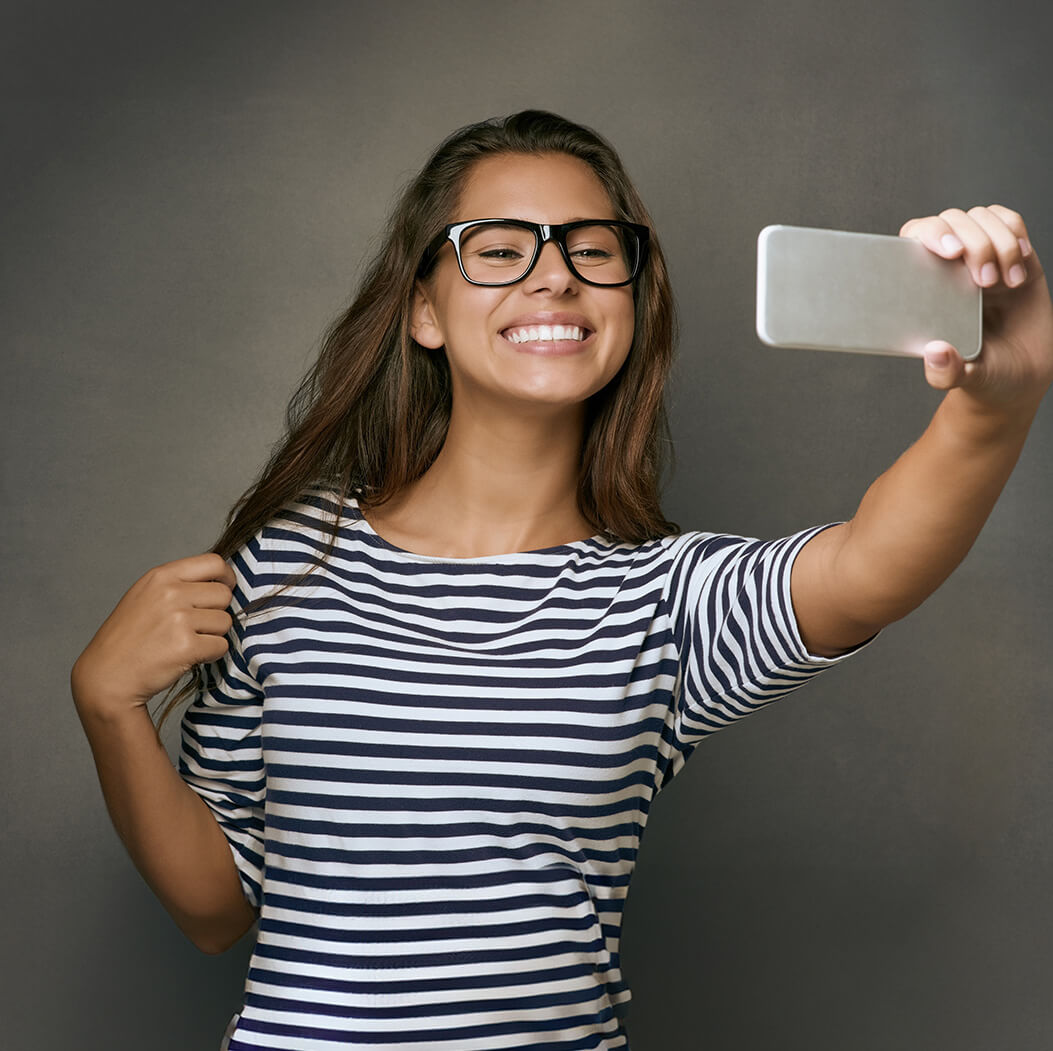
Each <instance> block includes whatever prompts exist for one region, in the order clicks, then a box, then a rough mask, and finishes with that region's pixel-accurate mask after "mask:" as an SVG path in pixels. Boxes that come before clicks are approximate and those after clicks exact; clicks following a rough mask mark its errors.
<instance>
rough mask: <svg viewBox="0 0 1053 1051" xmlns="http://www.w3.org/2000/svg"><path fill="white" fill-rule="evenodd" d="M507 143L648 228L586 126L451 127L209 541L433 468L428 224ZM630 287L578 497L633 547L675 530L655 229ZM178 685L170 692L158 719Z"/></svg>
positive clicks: (444, 397) (242, 536) (536, 117)
mask: <svg viewBox="0 0 1053 1051" xmlns="http://www.w3.org/2000/svg"><path fill="white" fill-rule="evenodd" d="M509 153H511V154H515V153H523V154H545V153H562V154H569V155H570V156H572V157H577V158H579V159H580V160H582V161H584V162H585V163H586V164H588V165H589V166H590V168H591V169H592V170H593V172H594V173H595V174H596V176H597V177H598V178H599V180H600V182H601V183H602V184H603V186H604V187H605V189H606V190H607V193H608V195H609V197H610V201H611V205H612V208H613V210H614V213H615V214H614V218H617V219H625V220H628V221H630V222H636V223H642V224H644V225H647V226H652V225H653V224H652V222H651V219H650V216H649V215H648V214H647V209H646V208H645V207H644V204H643V201H642V200H641V199H640V195H639V194H638V193H637V191H636V189H635V187H634V186H633V184H632V182H631V181H630V179H629V177H628V175H627V174H626V172H625V168H624V167H623V165H622V163H621V160H620V159H619V157H618V155H617V154H616V153H615V151H614V149H613V147H612V146H611V145H610V144H609V143H608V142H607V141H606V140H605V139H604V138H602V137H601V136H600V135H598V134H597V133H596V132H594V131H592V130H591V129H590V128H586V127H584V126H582V125H580V124H575V123H573V122H572V121H569V120H566V119H565V118H563V117H560V116H557V115H556V114H554V113H548V112H544V111H542V110H525V111H523V112H521V113H516V114H513V115H512V116H510V117H505V118H494V119H491V120H485V121H482V122H480V123H478V124H470V125H468V126H467V127H465V128H461V129H460V130H459V131H455V132H454V133H453V134H452V135H450V136H449V137H448V138H447V139H446V140H445V141H444V142H443V143H441V144H440V146H439V147H438V148H437V149H436V150H435V152H434V153H433V154H432V156H431V158H430V159H429V160H428V162H427V164H425V165H424V168H423V169H422V170H421V172H420V173H419V174H418V175H417V176H416V178H414V179H413V181H412V182H411V183H410V184H409V186H408V187H407V188H406V190H405V191H404V192H403V194H402V196H401V198H400V199H399V201H398V203H397V204H396V206H395V209H394V212H393V214H392V216H391V221H390V223H389V226H388V231H387V236H386V237H385V239H384V242H383V244H382V245H381V247H380V249H379V251H378V252H377V254H376V256H375V257H374V259H373V261H372V262H371V264H370V265H369V267H368V269H367V271H366V274H365V277H364V279H363V281H362V285H361V288H360V291H359V293H358V295H357V296H356V297H355V299H354V301H353V302H352V304H351V306H350V307H349V308H348V309H347V310H346V311H345V312H344V313H343V314H342V315H341V316H340V317H338V318H337V319H336V321H334V322H333V324H332V325H331V326H330V328H329V329H328V331H327V332H326V334H325V337H324V339H323V342H322V347H321V351H320V353H319V355H318V359H317V361H316V362H315V363H314V365H313V366H312V367H311V369H310V370H309V371H308V373H307V375H306V376H305V377H304V379H303V381H302V382H301V383H300V386H299V388H298V389H297V390H296V392H295V394H294V395H293V397H292V400H291V401H290V403H289V408H288V412H287V417H286V433H285V436H284V437H283V439H282V440H281V441H280V442H279V444H278V445H277V446H276V447H275V450H274V452H273V453H272V455H271V457H270V459H269V461H268V462H267V464H266V465H265V466H264V468H263V470H262V471H261V472H260V475H259V478H258V479H257V480H256V481H255V482H254V483H253V484H252V486H250V487H249V489H247V490H246V491H245V492H244V493H243V494H242V495H241V497H240V498H239V499H238V501H237V502H236V503H235V505H234V507H233V508H232V509H231V511H230V514H229V515H228V516H227V524H226V527H225V529H224V531H223V533H222V535H221V536H220V538H219V539H218V540H217V541H216V543H215V545H214V547H213V548H212V550H213V551H215V552H217V553H219V554H220V555H222V556H223V557H224V558H229V557H230V556H231V555H233V554H234V552H235V551H237V550H238V549H239V548H240V547H241V546H242V545H243V544H245V543H246V542H247V541H248V540H249V538H250V537H252V536H253V535H254V534H255V533H256V532H257V531H258V530H259V529H260V528H262V527H263V526H264V525H265V524H266V523H267V522H269V521H270V520H271V519H272V518H273V517H274V516H275V514H276V513H277V512H278V511H279V510H280V509H281V508H282V507H283V506H285V505H286V504H287V503H290V502H294V501H295V500H296V499H297V498H298V497H300V496H301V495H302V494H304V493H305V492H306V490H308V489H309V488H312V487H315V486H324V487H325V488H327V489H331V490H334V491H335V492H336V493H338V494H339V500H338V506H339V505H342V504H343V502H344V501H345V500H346V499H347V497H348V495H349V494H350V493H352V492H359V493H361V496H360V500H361V503H362V506H364V507H367V508H368V507H371V506H378V505H380V504H382V503H384V502H385V501H386V500H388V499H390V498H391V497H392V496H393V495H394V494H395V493H397V492H398V491H399V490H400V489H402V487H403V486H405V485H406V484H408V483H409V482H412V481H414V480H415V479H417V478H419V477H420V476H421V475H423V474H424V472H425V471H426V470H427V469H428V468H429V467H430V466H431V464H432V463H433V461H434V460H435V458H436V457H437V456H438V454H439V450H440V449H441V448H442V444H443V442H444V441H445V438H446V432H447V428H448V426H449V422H450V409H451V398H452V393H451V381H450V372H449V367H448V365H447V363H446V357H445V355H444V354H441V353H438V354H437V353H435V352H434V351H428V350H426V349H425V348H424V347H422V346H421V345H420V344H418V343H417V342H416V341H415V340H414V339H413V338H412V336H411V335H410V332H409V324H410V322H409V318H410V305H411V301H412V298H413V292H414V287H415V283H416V281H417V276H418V268H419V266H420V263H421V259H422V257H423V255H424V253H425V250H426V248H427V246H428V244H429V242H430V241H431V239H432V238H433V237H434V236H435V234H436V232H437V231H439V230H441V229H442V227H443V226H444V225H445V224H446V223H448V222H451V221H454V219H455V218H456V217H455V216H454V214H453V213H454V211H455V209H456V207H457V202H458V200H459V198H460V195H461V192H462V189H463V187H464V184H465V182H466V180H467V177H468V175H469V173H470V171H471V169H472V166H473V165H474V164H475V163H476V162H477V161H479V160H481V159H482V158H484V157H488V156H494V155H498V154H509ZM634 292H635V296H634V298H635V328H634V335H633V342H632V346H631V348H630V351H629V354H628V357H627V358H626V361H625V363H624V364H623V365H622V367H621V369H620V370H619V372H618V374H617V375H616V376H615V377H614V378H613V379H612V380H611V381H610V382H609V383H608V384H607V386H606V387H604V389H603V390H601V391H599V392H598V393H597V394H594V395H593V396H592V397H591V398H590V399H589V404H588V405H587V412H586V430H585V437H584V441H583V445H582V452H581V468H580V472H579V477H578V505H579V508H580V511H581V513H582V515H583V517H584V518H585V519H586V520H587V521H588V522H589V523H590V524H591V525H592V526H593V527H594V528H595V529H596V531H597V532H598V533H603V534H606V535H607V536H609V537H610V538H612V539H616V540H624V541H628V542H632V543H638V542H642V541H645V540H652V539H655V538H657V537H660V536H666V535H669V534H670V533H675V532H678V528H677V526H676V525H675V524H674V523H672V522H669V521H668V520H667V519H666V518H665V516H664V515H663V514H662V510H661V506H660V499H659V490H660V485H661V480H662V474H663V470H664V468H665V467H666V465H667V464H668V463H669V461H670V458H671V454H672V449H671V443H670V441H669V430H668V423H667V419H666V413H665V405H664V400H663V396H664V388H665V383H666V379H667V377H668V374H669V370H670V367H671V365H672V356H673V346H674V341H675V327H676V322H675V315H674V308H673V298H672V292H671V289H670V286H669V279H668V275H667V272H666V267H665V260H664V259H663V256H662V250H661V246H660V245H659V243H658V239H657V238H656V237H654V236H653V233H652V238H651V243H650V253H649V256H648V259H647V263H646V265H645V266H644V269H643V271H642V272H641V275H640V276H639V278H638V279H637V283H636V287H635V290H634ZM338 528H339V519H334V521H333V523H332V529H331V533H330V537H329V548H328V549H327V551H326V552H325V553H324V554H323V555H322V556H321V557H320V559H319V561H322V560H324V558H325V557H327V555H328V552H329V551H331V549H332V545H333V543H334V542H335V539H336V535H337V530H338ZM192 685H193V684H191V686H192ZM187 693H189V688H186V689H183V690H180V691H179V693H178V695H177V696H176V697H175V698H174V699H173V701H172V702H171V703H169V704H168V706H167V707H166V709H165V715H167V714H168V712H169V711H170V710H171V708H172V707H173V705H174V704H175V703H178V701H179V700H180V699H182V697H183V696H185V695H186V694H187Z"/></svg>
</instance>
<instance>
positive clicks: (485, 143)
mask: <svg viewBox="0 0 1053 1051" xmlns="http://www.w3.org/2000/svg"><path fill="white" fill-rule="evenodd" d="M900 232H901V234H902V235H904V236H908V237H913V238H916V239H918V240H920V241H921V242H922V243H923V244H924V245H925V246H926V247H928V248H929V249H930V250H931V251H933V252H934V253H936V254H938V255H940V256H942V257H944V258H947V259H958V260H960V261H961V264H960V265H962V266H965V267H966V268H967V269H968V271H969V273H970V275H972V277H973V279H974V281H975V282H976V283H977V284H978V285H981V286H983V289H984V303H985V310H984V343H983V352H982V354H981V356H980V358H979V359H978V360H977V361H975V362H972V363H969V364H968V365H966V364H963V362H962V361H961V359H960V357H959V356H958V355H957V353H956V352H955V351H954V349H953V348H951V347H949V346H948V345H940V344H930V345H929V347H928V348H927V349H926V358H925V377H926V379H927V380H928V382H929V383H930V384H931V385H932V386H934V387H936V388H939V389H941V390H945V391H946V395H945V397H944V398H943V400H942V402H941V404H940V406H939V408H938V410H937V411H936V413H935V415H934V417H933V420H932V422H931V424H930V425H929V426H928V428H927V430H926V431H925V433H924V435H923V436H922V437H921V438H920V439H919V440H918V441H917V442H916V443H915V444H914V445H913V446H911V447H910V448H909V449H908V450H907V451H906V452H905V453H904V454H903V456H902V457H901V458H900V459H899V460H898V461H897V462H896V463H895V464H894V465H893V466H892V467H891V468H890V469H889V470H888V471H887V472H886V473H885V474H883V475H882V476H881V477H880V478H878V479H877V481H875V482H874V483H873V484H872V485H871V486H870V488H869V489H868V490H867V491H866V494H865V496H864V497H863V500H862V502H861V504H860V505H859V508H858V510H857V512H856V514H855V515H854V516H853V518H852V519H851V520H850V521H849V522H846V523H842V524H836V525H833V526H827V527H823V526H819V527H813V528H808V529H805V530H803V531H802V532H800V533H798V534H796V535H793V536H789V537H785V538H783V539H779V540H775V541H763V542H762V541H759V540H753V539H747V538H742V537H737V536H728V535H720V534H712V533H706V532H696V531H688V532H681V531H680V530H679V529H678V528H677V527H676V526H675V525H673V524H672V523H671V522H669V521H667V520H666V518H665V516H664V515H663V514H662V510H661V507H660V503H659V479H660V474H661V470H662V466H663V460H664V452H665V447H666V438H665V415H664V409H663V389H664V386H665V383H666V378H667V375H668V372H669V367H670V362H671V358H672V351H673V338H674V323H673V310H672V299H671V293H670V286H669V280H668V277H667V274H666V269H665V264H664V262H663V257H662V252H661V249H660V247H659V243H658V240H657V238H656V236H655V232H654V230H653V229H652V227H651V222H650V220H649V218H648V215H647V212H646V210H645V208H644V205H643V203H642V202H641V200H640V198H639V196H638V194H637V192H636V191H635V189H634V188H633V186H632V184H631V182H630V181H629V179H628V177H627V175H626V173H625V171H624V169H623V167H622V164H621V162H620V161H619V159H618V157H617V156H616V154H615V153H614V151H613V150H612V148H611V147H610V145H609V144H608V143H607V142H606V141H604V140H603V139H602V138H600V137H599V136H598V135H596V134H595V133H594V132H592V131H591V130H589V129H587V128H584V127H582V126H580V125H577V124H574V123H571V122H569V121H566V120H564V119H562V118H560V117H557V116H555V115H553V114H549V113H542V112H538V111H527V112H524V113H519V114H516V115H514V116H512V117H509V118H507V119H503V120H492V121H486V122H483V123H481V124H477V125H472V126H470V127H467V128H464V129H462V130H460V131H458V132H456V133H454V134H453V135H452V136H450V137H449V138H448V139H447V140H446V141H445V142H444V143H443V144H442V145H441V146H440V147H439V148H438V150H437V151H436V152H435V154H434V155H433V156H432V157H431V159H430V160H429V161H428V163H427V164H426V165H425V167H424V169H423V170H422V171H421V172H420V174H419V175H418V176H417V177H416V178H415V179H414V180H413V182H412V183H411V184H410V185H409V187H408V188H407V189H406V191H405V192H404V193H403V195H402V197H401V199H400V201H399V203H398V204H397V206H396V208H395V210H394V213H393V215H392V218H391V221H390V225H389V228H388V230H387V235H386V238H385V239H384V242H383V245H382V246H381V248H380V250H379V252H378V254H377V256H376V258H375V260H374V261H373V263H372V265H371V267H370V269H369V271H368V273H367V275H366V277H365V280H364V281H363V283H362V286H361V289H360V291H359V293H358V295H357V298H356V299H355V300H354V302H353V303H352V305H351V307H350V308H349V309H348V310H347V311H346V313H345V314H344V315H343V316H342V317H340V318H339V319H338V320H337V321H336V323H335V324H334V325H333V326H332V328H331V329H330V331H329V333H328V335H327V337H326V339H325V342H324V345H323V347H322V350H321V353H320V356H319V358H318V361H317V362H316V364H315V365H314V367H313V369H312V370H311V372H310V373H309V375H308V376H307V378H306V379H305V381H304V383H303V384H302V386H301V388H300V389H299V391H298V392H297V393H296V396H295V398H294V401H293V405H292V407H291V412H290V424H289V430H288V433H287V435H286V437H285V438H284V440H283V442H282V443H281V444H280V445H279V446H278V447H277V449H276V451H275V453H274V455H273V456H272V458H271V460H270V462H269V463H268V464H267V466H266V467H265V469H264V471H263V473H262V474H261V476H260V478H259V480H258V481H257V482H256V483H255V484H254V485H253V486H252V487H251V488H250V489H249V490H248V491H247V492H246V493H245V495H244V496H243V497H242V498H241V499H240V500H239V501H238V503H237V505H236V506H235V508H234V509H233V511H232V512H231V516H230V518H229V524H228V527H227V529H226V531H225V532H224V534H223V535H222V537H220V539H219V541H218V542H217V544H216V546H215V548H214V549H213V551H212V552H210V553H207V554H201V555H195V556H192V557H189V558H184V559H180V560H178V561H176V562H171V563H168V564H166V565H163V566H158V567H157V568H155V569H152V570H150V572H148V573H147V574H146V575H145V576H143V577H142V578H141V579H140V580H139V581H137V582H136V583H135V584H134V585H133V586H132V588H131V589H130V590H129V591H128V593H127V594H126V595H125V596H124V598H123V599H122V600H121V602H120V603H119V605H118V606H117V608H116V609H115V610H114V612H113V613H112V615H111V616H110V617H109V619H107V621H106V622H105V623H104V624H103V626H102V627H101V628H100V629H99V632H98V633H97V634H96V636H95V637H94V639H92V641H91V643H90V644H89V645H88V647H87V648H86V649H85V651H84V653H83V654H82V655H81V656H80V658H79V659H78V661H77V663H76V665H75V667H74V669H73V676H72V684H73V694H74V698H75V701H76V704H77V708H78V711H79V713H80V717H81V719H82V721H83V724H84V728H85V730H86V732H87V735H88V738H89V740H90V742H91V746H92V749H93V752H94V755H95V760H96V764H97V767H98V771H99V777H100V780H101V783H102V787H103V791H104V794H105V797H106V801H107V804H108V806H109V809H110V813H111V815H112V817H113V821H114V824H115V825H116V827H117V830H118V832H119V833H120V835H121V838H122V839H123V841H124V843H125V845H126V846H127V848H128V851H129V853H130V854H131V856H132V858H133V860H134V861H135V863H136V865H137V866H138V868H139V870H140V872H141V873H142V874H143V876H144V877H145V879H146V880H147V881H148V883H149V884H150V886H151V887H152V888H153V890H154V891H155V892H156V894H157V896H158V897H159V898H160V900H161V901H162V902H163V904H164V905H165V907H166V908H167V909H168V911H169V912H170V913H171V915H172V916H173V918H174V919H175V921H176V922H177V923H178V924H179V926H180V927H181V928H182V929H183V930H184V931H185V932H186V934H187V935H188V937H190V938H191V939H192V940H193V941H194V943H195V944H196V945H198V946H200V947H201V948H202V949H203V950H205V951H206V952H219V951H222V950H223V949H225V948H227V947H228V946H230V945H231V944H233V943H234V942H235V941H236V940H237V939H238V938H240V937H241V936H242V935H243V934H244V933H245V932H246V931H247V930H248V929H249V928H250V927H251V926H252V925H253V924H258V933H257V935H256V944H255V951H254V953H253V956H252V961H251V964H250V970H249V974H248V978H247V983H246V987H245V999H244V1005H243V1006H242V1008H241V1010H240V1012H239V1014H238V1015H237V1016H235V1018H234V1020H233V1021H232V1023H231V1026H230V1029H229V1030H228V1033H227V1035H226V1037H225V1040H224V1046H226V1047H229V1049H230V1051H249V1049H253V1051H257V1049H264V1048H267V1049H282V1051H321V1049H331V1048H334V1047H371V1048H372V1047H377V1046H383V1047H389V1048H399V1049H414V1051H438V1049H441V1051H473V1049H477V1051H492V1049H520V1051H523V1049H527V1048H539V1047H549V1046H552V1047H559V1048H563V1049H565V1051H572V1049H585V1048H610V1049H614V1048H626V1047H628V1036H627V1032H626V1028H625V1024H624V1015H625V1008H626V1006H627V1002H628V999H629V990H628V988H627V987H626V985H625V983H624V981H623V979H622V975H621V971H620V967H619V935H620V925H621V916H622V907H623V905H624V902H625V897H626V894H627V891H628V888H629V881H630V877H631V875H632V872H633V867H634V863H635V860H636V855H637V849H638V846H639V842H640V837H641V834H642V832H643V828H644V825H645V824H646V821H647V816H648V813H649V811H650V807H651V803H652V802H653V800H654V798H655V796H656V795H657V793H658V791H659V789H660V788H661V787H662V786H663V785H664V784H665V783H666V782H668V781H669V779H670V778H671V777H673V776H674V775H675V774H676V773H677V772H678V771H679V770H680V769H681V767H682V766H683V764H684V762H685V761H686V760H687V758H688V757H689V755H690V754H691V752H692V751H693V749H694V747H695V746H696V745H697V744H698V742H699V741H701V740H702V739H703V738H704V737H706V736H707V735H709V734H711V733H712V732H713V731H715V730H718V729H720V728H721V727H724V726H726V725H728V724H729V723H730V722H732V721H734V720H735V719H738V718H740V717H742V716H744V715H747V714H749V713H750V712H753V711H755V710H756V709H757V708H759V707H761V706H763V705H764V704H766V703H768V702H769V701H772V700H774V699H776V698H778V697H781V696H784V695H785V694H787V693H789V692H790V691H791V690H794V689H795V688H797V687H798V686H800V685H802V684H803V683H805V682H806V681H807V680H808V679H809V678H811V677H812V676H813V675H815V674H816V673H818V672H819V671H821V670H822V669H823V668H826V667H829V666H830V665H832V664H834V663H836V662H837V661H839V660H840V659H842V658H843V657H844V656H845V655H846V654H848V653H850V652H851V651H853V650H854V649H856V648H858V647H859V646H860V645H862V644H863V643H865V642H866V641H867V640H869V639H871V638H872V637H873V636H874V635H875V634H876V633H877V632H878V631H879V630H880V629H881V628H882V627H883V626H884V625H886V624H889V623H890V622H892V621H894V620H896V619H898V618H900V617H903V616H904V615H906V614H907V613H909V612H910V611H911V610H912V609H914V608H915V607H916V606H918V605H919V604H920V603H921V602H922V601H923V600H924V599H925V598H926V596H928V595H929V594H930V593H931V592H932V591H933V590H934V589H935V588H936V587H938V586H939V584H940V583H941V582H942V581H943V580H944V579H945V578H946V577H947V575H948V574H949V573H950V572H951V571H952V570H953V569H954V567H955V566H956V565H957V564H958V563H959V562H960V560H961V559H962V558H963V557H964V555H965V554H966V552H967V551H968V549H969V547H970V546H971V544H972V543H973V541H974V539H975V538H976V536H977V534H978V532H979V531H980V528H981V527H982V525H983V522H984V520H985V519H986V517H987V515H988V514H989V512H990V510H991V508H992V506H993V505H994V502H995V500H996V499H997V497H998V494H999V492H1000V491H1001V489H1002V486H1003V485H1004V483H1005V481H1006V479H1007V478H1008V476H1009V474H1010V472H1011V470H1012V468H1013V465H1014V463H1015V462H1016V459H1017V457H1018V455H1019V452H1020V450H1021V448H1022V445H1023V442H1024V439H1025V436H1026V433H1027V430H1028V427H1029V425H1030V422H1031V419H1032V418H1033V416H1034V414H1035V411H1036V409H1037V407H1038V405H1039V402H1040V400H1041V398H1042V396H1043V394H1044V392H1045V390H1046V388H1047V387H1048V386H1049V384H1050V381H1051V379H1053V309H1051V306H1050V298H1049V292H1048V289H1047V286H1046V281H1045V278H1044V275H1043V271H1042V268H1041V265H1040V264H1039V261H1038V257H1037V255H1036V253H1035V252H1034V250H1033V249H1032V247H1031V245H1030V243H1029V241H1028V235H1027V230H1026V228H1025V226H1024V223H1023V221H1022V220H1021V218H1020V217H1019V216H1018V215H1017V214H1016V213H1014V212H1012V211H1010V210H1009V209H1007V208H1004V207H1001V206H998V205H991V206H990V207H982V208H973V209H970V210H969V211H968V212H965V211H961V210H957V209H949V210H947V211H945V212H943V213H941V214H940V215H938V216H929V217H927V218H923V219H916V220H911V221H909V222H907V223H906V224H905V225H904V227H903V229H902V230H901V231H900ZM704 481H705V479H704V478H703V477H699V479H698V482H699V484H704ZM861 488H862V487H861ZM188 671H192V673H193V681H192V684H191V687H189V688H188V689H186V690H184V691H183V693H184V694H187V695H188V697H189V705H188V706H187V707H186V710H185V713H184V715H183V747H182V754H181V759H180V767H179V770H178V772H177V771H176V770H175V769H174V768H173V767H172V764H171V763H170V761H169V759H168V757H167V755H166V753H165V752H164V750H163V748H162V746H161V745H160V743H159V741H158V736H157V733H156V731H155V728H154V723H153V721H152V718H151V715H150V713H149V711H148V707H147V705H148V702H149V701H150V700H151V699H152V698H153V697H154V696H156V695H157V694H159V693H161V692H162V691H164V690H166V689H168V688H169V687H170V686H172V685H173V684H174V683H176V682H177V681H178V680H180V679H181V677H182V676H184V675H185V674H186V673H187V672H188ZM219 1040H220V1034H217V1044H218V1043H219Z"/></svg>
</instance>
